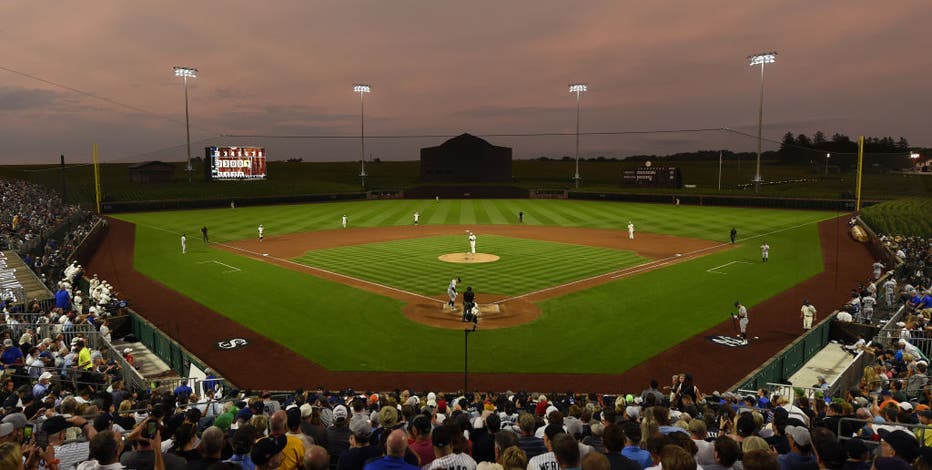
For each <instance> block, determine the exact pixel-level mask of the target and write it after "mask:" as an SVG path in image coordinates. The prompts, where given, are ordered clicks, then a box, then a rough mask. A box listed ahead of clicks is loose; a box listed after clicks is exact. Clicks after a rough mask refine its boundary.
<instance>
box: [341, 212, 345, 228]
mask: <svg viewBox="0 0 932 470" xmlns="http://www.w3.org/2000/svg"><path fill="white" fill-rule="evenodd" d="M340 223H341V224H342V225H343V228H346V214H343V217H341V218H340Z"/></svg>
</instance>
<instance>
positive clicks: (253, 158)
mask: <svg viewBox="0 0 932 470" xmlns="http://www.w3.org/2000/svg"><path fill="white" fill-rule="evenodd" d="M205 152H206V157H207V163H208V165H207V171H208V174H207V177H208V178H209V179H211V180H219V181H225V180H262V179H265V168H266V167H265V157H266V155H265V149H264V148H262V147H217V146H214V147H207V148H206V149H205Z"/></svg>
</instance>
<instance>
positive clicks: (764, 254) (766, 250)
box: [760, 242, 770, 263]
mask: <svg viewBox="0 0 932 470" xmlns="http://www.w3.org/2000/svg"><path fill="white" fill-rule="evenodd" d="M760 259H761V261H763V262H765V263H766V262H767V260H768V259H770V245H768V244H767V242H764V244H763V245H761V246H760Z"/></svg>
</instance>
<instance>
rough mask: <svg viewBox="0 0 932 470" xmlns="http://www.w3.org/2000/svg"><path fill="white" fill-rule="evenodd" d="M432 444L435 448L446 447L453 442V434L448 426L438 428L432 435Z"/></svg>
mask: <svg viewBox="0 0 932 470" xmlns="http://www.w3.org/2000/svg"><path fill="white" fill-rule="evenodd" d="M430 442H431V444H433V446H434V447H439V448H443V447H446V446H448V445H450V443H451V442H453V432H452V431H451V430H450V428H449V427H447V426H438V427H436V428H434V431H433V432H432V433H431V434H430Z"/></svg>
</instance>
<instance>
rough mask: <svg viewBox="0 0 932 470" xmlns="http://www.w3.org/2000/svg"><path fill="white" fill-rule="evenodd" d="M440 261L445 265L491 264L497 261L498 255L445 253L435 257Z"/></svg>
mask: <svg viewBox="0 0 932 470" xmlns="http://www.w3.org/2000/svg"><path fill="white" fill-rule="evenodd" d="M437 259H439V260H440V261H446V262H447V263H491V262H493V261H498V260H499V257H498V255H490V254H488V253H447V254H445V255H440V256H438V257H437Z"/></svg>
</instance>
